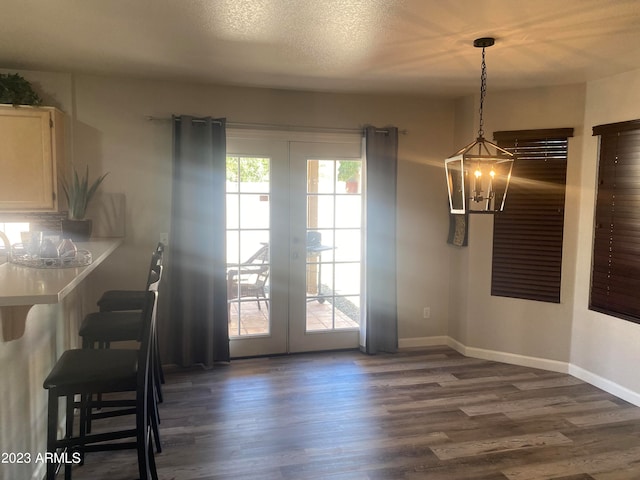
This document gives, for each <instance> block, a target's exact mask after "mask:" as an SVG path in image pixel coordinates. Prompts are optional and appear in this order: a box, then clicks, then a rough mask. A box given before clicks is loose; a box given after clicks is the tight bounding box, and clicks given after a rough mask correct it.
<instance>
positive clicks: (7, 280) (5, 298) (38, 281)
mask: <svg viewBox="0 0 640 480" xmlns="http://www.w3.org/2000/svg"><path fill="white" fill-rule="evenodd" d="M121 243H122V239H120V238H104V239H100V238H98V239H92V240H91V241H89V242H78V243H77V244H76V245H77V247H78V249H82V250H88V251H89V252H91V256H92V259H93V261H92V263H91V264H89V265H87V266H84V267H71V268H32V267H26V266H23V265H17V264H14V263H9V262H7V263H4V264H2V265H0V318H1V319H2V330H3V337H4V340H5V341H7V340H13V339H15V338H19V337H20V336H21V334H22V332H24V323H25V319H26V316H27V313H28V312H29V309H30V308H31V307H32V306H33V305H39V304H55V303H60V302H61V301H62V299H63V298H65V297H66V296H67V295H68V294H69V293H70V292H71V291H72V290H73V289H74V288H76V287H77V286H78V285H79V284H80V283H81V282H82V281H83V280H84V279H85V278H86V277H87V276H88V275H89V274H90V273H91V272H92V271H93V270H95V269H96V268H97V267H98V266H99V265H100V264H101V263H102V262H104V261H105V260H106V259H107V257H109V255H111V253H113V252H114V250H115V249H116V248H118V247H119V246H120V244H121Z"/></svg>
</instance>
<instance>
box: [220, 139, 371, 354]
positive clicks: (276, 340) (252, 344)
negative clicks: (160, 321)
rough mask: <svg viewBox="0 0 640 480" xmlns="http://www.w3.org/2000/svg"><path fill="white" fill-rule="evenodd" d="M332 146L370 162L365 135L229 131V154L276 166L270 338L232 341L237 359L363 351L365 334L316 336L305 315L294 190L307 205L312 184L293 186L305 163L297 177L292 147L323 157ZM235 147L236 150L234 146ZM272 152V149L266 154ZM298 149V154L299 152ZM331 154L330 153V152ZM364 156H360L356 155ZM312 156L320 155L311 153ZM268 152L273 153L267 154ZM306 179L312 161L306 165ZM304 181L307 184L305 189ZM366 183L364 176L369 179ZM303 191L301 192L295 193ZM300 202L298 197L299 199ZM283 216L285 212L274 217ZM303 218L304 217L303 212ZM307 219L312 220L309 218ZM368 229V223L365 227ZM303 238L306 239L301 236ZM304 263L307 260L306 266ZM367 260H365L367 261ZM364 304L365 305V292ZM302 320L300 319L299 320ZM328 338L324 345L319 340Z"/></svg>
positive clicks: (273, 175) (301, 228) (303, 272)
mask: <svg viewBox="0 0 640 480" xmlns="http://www.w3.org/2000/svg"><path fill="white" fill-rule="evenodd" d="M330 144H334V145H341V146H344V145H350V148H351V149H350V150H349V151H350V152H352V154H351V155H337V156H336V157H335V158H345V159H352V158H353V159H355V158H361V159H362V161H363V164H364V152H363V147H362V134H361V133H351V132H350V133H326V132H298V131H285V130H266V129H265V130H262V129H254V128H227V155H229V154H231V155H246V156H251V155H256V156H269V157H270V158H271V164H270V175H271V176H270V226H269V227H270V241H269V243H270V254H271V259H270V269H271V273H270V286H271V291H270V294H269V295H270V301H269V303H270V309H269V317H270V334H269V335H265V336H251V337H241V338H237V337H235V338H231V339H230V341H229V342H230V350H231V357H232V358H239V357H250V356H263V355H271V354H282V353H292V352H302V351H313V350H328V349H345V348H357V347H358V345H359V338H360V333H359V332H358V331H355V330H353V331H347V332H311V333H307V332H306V331H305V330H306V328H305V324H306V312H301V307H300V305H301V302H302V305H304V304H305V303H306V293H305V292H304V288H303V291H302V292H301V294H300V292H299V287H300V285H306V279H305V275H306V265H305V262H304V258H306V257H305V256H302V257H301V256H300V255H299V253H298V258H297V259H293V258H292V257H293V256H294V255H292V251H293V250H294V248H293V247H294V238H304V236H306V235H305V233H301V232H304V231H305V229H306V222H304V221H303V222H300V220H299V219H298V220H297V223H301V225H298V226H297V230H299V231H297V232H296V233H295V234H294V232H293V231H292V230H293V223H294V221H293V220H292V219H291V205H292V198H291V192H292V191H296V195H300V194H301V193H300V191H299V189H300V188H302V189H304V199H305V200H304V203H305V204H306V181H304V182H299V183H298V185H297V186H296V185H293V183H294V179H293V178H292V177H293V175H294V174H300V170H299V169H300V168H301V165H297V167H298V169H297V170H296V169H294V170H295V171H294V173H292V164H291V161H292V160H291V158H292V148H294V149H298V150H299V149H300V148H302V147H303V146H304V145H308V146H310V147H311V146H312V149H311V150H315V151H317V152H318V153H321V151H322V147H318V145H320V146H325V147H326V146H327V145H330ZM230 147H231V148H230ZM265 149H266V150H265ZM298 150H296V151H298ZM325 151H326V150H325ZM356 151H358V152H359V156H356V154H355V153H353V152H356ZM310 153H314V152H313V151H311V152H310ZM267 154H268V155H267ZM304 170H305V173H304V179H306V161H305V162H304ZM300 183H302V185H300ZM363 184H364V177H363ZM296 188H297V189H298V190H295V189H296ZM296 198H297V197H296ZM276 212H281V213H280V214H274V213H276ZM298 215H299V213H298ZM305 219H306V217H305ZM363 228H364V225H363ZM278 232H281V233H280V234H279V238H278V241H274V240H275V239H274V235H277V234H278ZM300 235H302V236H300ZM298 259H302V260H303V261H302V262H301V263H302V264H303V265H302V267H300V262H298V261H297V260H298ZM363 262H364V259H363ZM296 287H298V293H297V295H302V296H301V299H302V300H301V301H300V298H299V299H298V300H297V302H296V301H294V300H293V298H294V297H295V295H290V292H291V291H292V289H293V290H294V291H295V289H296ZM361 292H362V298H361V300H362V302H363V303H364V293H365V292H364V290H361ZM295 315H297V316H299V317H300V318H298V320H297V321H294V320H293V319H292V317H293V316H295ZM321 338H324V340H323V341H319V339H321Z"/></svg>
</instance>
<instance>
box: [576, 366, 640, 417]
mask: <svg viewBox="0 0 640 480" xmlns="http://www.w3.org/2000/svg"><path fill="white" fill-rule="evenodd" d="M569 374H571V375H573V376H574V377H576V378H579V379H580V380H583V381H585V382H587V383H590V384H591V385H594V386H596V387H598V388H600V389H602V390H604V391H605V392H608V393H610V394H612V395H615V396H616V397H618V398H621V399H623V400H626V401H627V402H629V403H633V404H634V405H636V406H638V407H640V393H638V392H634V391H633V390H629V389H628V388H627V387H623V386H622V385H619V384H617V383H615V382H612V381H611V380H608V379H606V378H604V377H601V376H600V375H596V374H595V373H593V372H590V371H589V370H585V369H584V368H582V367H578V366H577V365H573V364H570V365H569Z"/></svg>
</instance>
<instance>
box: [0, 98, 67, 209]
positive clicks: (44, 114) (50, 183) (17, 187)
mask: <svg viewBox="0 0 640 480" xmlns="http://www.w3.org/2000/svg"><path fill="white" fill-rule="evenodd" d="M55 114H56V112H55V111H54V110H53V109H44V108H30V107H18V108H14V107H2V108H1V109H0V210H3V211H55V210H56V209H57V206H58V202H57V198H56V196H57V178H56V150H57V148H58V147H59V145H56V138H59V136H57V135H54V116H55V117H57V115H55ZM56 123H57V122H56ZM60 123H61V122H60ZM55 126H56V127H57V128H62V125H55Z"/></svg>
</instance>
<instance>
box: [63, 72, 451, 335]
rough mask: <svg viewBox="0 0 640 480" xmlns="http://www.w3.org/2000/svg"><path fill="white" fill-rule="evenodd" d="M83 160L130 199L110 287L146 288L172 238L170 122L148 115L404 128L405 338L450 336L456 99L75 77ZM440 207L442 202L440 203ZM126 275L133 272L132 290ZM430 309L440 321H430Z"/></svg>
mask: <svg viewBox="0 0 640 480" xmlns="http://www.w3.org/2000/svg"><path fill="white" fill-rule="evenodd" d="M75 93H76V97H75V98H76V101H75V104H76V108H75V125H76V127H75V130H74V136H75V138H74V145H75V151H74V153H75V159H76V161H77V162H82V161H87V162H89V163H91V165H92V167H91V168H92V170H93V171H95V172H98V171H109V172H111V173H110V175H109V177H108V178H107V181H106V182H105V184H104V190H105V191H109V192H124V193H126V195H127V218H126V231H127V237H126V241H125V245H124V246H123V247H122V248H120V249H119V251H118V252H117V253H116V255H115V257H116V258H115V262H114V264H113V269H112V270H111V271H109V272H106V273H105V278H104V284H103V285H102V287H112V286H116V285H121V286H125V287H130V288H133V287H135V286H137V285H139V284H140V282H141V281H143V279H142V277H140V276H139V275H138V273H137V272H144V269H145V268H146V262H147V260H146V253H147V252H148V251H149V249H150V248H151V247H152V246H153V244H154V243H155V242H156V241H157V240H158V238H159V234H160V232H168V231H169V211H170V172H171V129H170V122H166V121H165V122H163V121H153V122H150V121H147V120H145V115H153V116H156V117H163V118H167V117H168V116H170V115H171V114H172V113H175V114H192V115H213V116H220V117H223V116H224V117H226V118H227V119H228V120H229V121H231V122H249V123H269V124H282V125H302V126H324V127H326V126H332V127H337V128H354V127H358V126H361V125H364V124H373V125H377V126H385V125H390V124H393V125H397V126H398V127H399V128H401V129H406V130H408V132H409V133H408V135H401V136H400V141H399V143H400V145H399V169H398V177H399V178H398V212H399V215H398V247H399V248H398V266H399V273H398V294H399V336H400V337H401V338H411V337H425V336H433V335H443V334H445V333H446V329H447V319H448V316H449V315H448V297H447V296H448V272H449V265H448V260H447V255H448V250H447V247H446V244H445V240H446V234H447V228H448V227H447V221H448V220H447V215H446V207H445V202H446V189H445V185H444V182H443V177H444V174H443V173H442V167H441V163H442V162H441V159H442V158H445V156H446V155H448V154H449V153H450V150H451V145H452V143H453V142H452V132H453V128H452V125H453V118H454V115H453V110H452V105H453V103H452V101H448V100H438V99H429V98H421V97H409V96H373V95H340V94H330V93H304V92H291V91H281V90H268V89H251V88H235V87H221V86H206V85H194V84H181V83H176V82H152V81H143V80H127V79H119V78H107V77H98V76H78V77H77V78H76V79H75ZM438 199H439V200H438ZM123 272H131V275H127V276H126V277H125V279H124V282H125V285H122V282H123ZM424 306H430V307H431V312H432V315H431V316H432V318H431V319H430V320H425V319H423V318H422V311H423V307H424Z"/></svg>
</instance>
